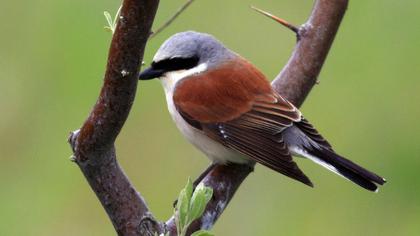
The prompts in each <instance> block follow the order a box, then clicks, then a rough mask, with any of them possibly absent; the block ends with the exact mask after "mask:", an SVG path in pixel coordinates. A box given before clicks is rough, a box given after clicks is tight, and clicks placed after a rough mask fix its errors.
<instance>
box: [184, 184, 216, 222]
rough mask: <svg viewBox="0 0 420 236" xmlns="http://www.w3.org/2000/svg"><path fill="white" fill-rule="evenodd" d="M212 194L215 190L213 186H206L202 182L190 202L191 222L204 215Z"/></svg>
mask: <svg viewBox="0 0 420 236" xmlns="http://www.w3.org/2000/svg"><path fill="white" fill-rule="evenodd" d="M212 195H213V190H212V189H211V188H209V187H205V186H204V184H202V183H201V184H199V185H198V186H197V188H196V189H195V191H194V194H193V196H192V198H191V202H190V212H189V217H188V223H189V224H190V223H191V222H193V221H194V220H196V219H198V218H199V217H200V216H201V215H203V213H204V210H205V209H206V206H207V203H208V202H209V201H210V199H211V197H212Z"/></svg>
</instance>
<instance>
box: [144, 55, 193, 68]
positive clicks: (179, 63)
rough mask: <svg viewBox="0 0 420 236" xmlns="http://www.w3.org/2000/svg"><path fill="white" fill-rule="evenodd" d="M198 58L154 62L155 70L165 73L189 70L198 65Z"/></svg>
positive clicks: (178, 58)
mask: <svg viewBox="0 0 420 236" xmlns="http://www.w3.org/2000/svg"><path fill="white" fill-rule="evenodd" d="M198 61H199V59H198V57H189V58H182V57H174V58H169V59H165V60H162V61H158V62H153V63H152V67H153V69H158V70H164V71H176V70H187V69H190V68H193V67H195V66H196V65H197V64H198Z"/></svg>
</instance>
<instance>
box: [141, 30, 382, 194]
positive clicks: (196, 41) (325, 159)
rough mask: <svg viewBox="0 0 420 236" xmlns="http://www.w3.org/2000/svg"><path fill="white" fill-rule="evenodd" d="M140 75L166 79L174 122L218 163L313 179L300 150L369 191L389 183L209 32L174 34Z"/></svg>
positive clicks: (163, 81)
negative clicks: (337, 145) (301, 163)
mask: <svg viewBox="0 0 420 236" xmlns="http://www.w3.org/2000/svg"><path fill="white" fill-rule="evenodd" d="M139 78H140V80H149V79H153V78H159V79H160V81H161V82H162V84H163V87H164V89H165V93H166V100H167V103H168V109H169V112H170V114H171V116H172V118H173V120H174V121H175V124H176V126H177V127H178V129H179V130H180V131H181V133H182V134H183V135H184V136H185V137H186V138H187V139H188V141H190V142H191V143H192V144H193V145H194V146H196V147H197V148H198V149H199V150H201V151H202V152H204V153H205V154H206V155H207V156H208V158H210V159H211V160H212V161H213V162H214V163H218V164H225V163H230V162H231V163H239V164H251V165H252V164H253V163H255V162H258V163H260V164H262V165H264V166H267V167H269V168H271V169H273V170H275V171H277V172H279V173H282V174H284V175H286V176H289V177H291V178H293V179H295V180H298V181H300V182H302V183H304V184H307V185H309V186H313V184H312V182H311V181H310V180H309V178H308V177H307V176H306V175H305V174H304V173H303V172H302V171H301V170H300V169H299V167H298V166H297V164H296V163H295V162H294V160H293V158H292V155H294V156H301V157H305V158H307V159H310V160H312V161H314V162H315V163H317V164H319V165H321V166H323V167H325V168H327V169H328V170H330V171H332V172H334V173H336V174H338V175H340V176H342V177H344V178H346V179H348V180H350V181H352V182H354V183H356V184H358V185H359V186H361V187H363V188H365V189H368V190H370V191H377V190H378V186H377V185H382V184H384V183H385V179H384V178H382V177H380V176H378V175H376V174H374V173H372V172H370V171H368V170H366V169H365V168H363V167H361V166H359V165H357V164H355V163H353V162H351V161H350V160H348V159H346V158H344V157H342V156H340V155H339V154H337V153H336V152H335V151H334V150H333V148H332V147H331V145H330V144H329V143H328V142H327V141H326V140H325V139H324V138H323V137H322V136H321V135H320V134H319V133H318V132H317V131H316V130H315V129H314V127H313V126H312V125H311V124H310V123H309V122H308V121H307V120H306V119H305V118H303V116H302V114H301V112H300V111H299V110H298V109H297V108H296V107H295V106H294V105H293V104H291V103H290V102H288V101H287V100H286V99H284V98H283V97H282V96H281V94H278V93H277V92H276V91H274V90H273V88H272V87H271V85H270V83H269V81H268V80H267V79H266V77H265V76H264V75H263V74H262V73H261V72H260V71H259V70H258V69H257V68H256V67H255V66H254V65H252V64H251V63H250V62H248V61H247V60H246V59H244V58H242V57H241V56H239V55H238V54H236V53H235V52H233V51H231V50H229V49H228V48H226V47H225V46H224V45H223V44H222V43H221V42H219V41H218V40H217V39H215V38H214V37H213V36H211V35H208V34H204V33H197V32H192V31H188V32H182V33H178V34H175V35H173V36H172V37H170V38H169V39H168V40H166V42H164V43H163V45H162V46H161V47H160V48H159V50H158V51H157V53H156V54H155V56H154V58H153V62H152V64H151V67H150V68H148V69H146V70H144V71H143V72H141V74H140V77H139Z"/></svg>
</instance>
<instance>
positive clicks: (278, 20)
mask: <svg viewBox="0 0 420 236" xmlns="http://www.w3.org/2000/svg"><path fill="white" fill-rule="evenodd" d="M251 8H252V9H254V10H255V11H257V12H259V13H261V14H263V15H265V16H267V17H269V18H271V19H273V20H275V21H277V22H278V23H280V24H282V25H284V26H286V27H287V28H289V29H290V30H292V31H293V32H295V34H296V35H299V28H298V27H296V26H294V25H292V24H291V23H289V22H287V21H286V20H284V19H282V18H280V17H277V16H275V15H273V14H271V13H269V12H267V11H264V10H261V9H259V8H257V7H254V6H251Z"/></svg>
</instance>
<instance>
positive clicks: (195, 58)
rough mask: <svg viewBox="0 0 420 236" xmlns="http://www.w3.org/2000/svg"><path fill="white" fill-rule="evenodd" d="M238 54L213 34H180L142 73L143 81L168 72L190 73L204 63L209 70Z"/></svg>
mask: <svg viewBox="0 0 420 236" xmlns="http://www.w3.org/2000/svg"><path fill="white" fill-rule="evenodd" d="M235 55H236V54H235V53H233V52H232V51H230V50H229V49H227V48H226V47H225V46H223V44H222V43H221V42H219V41H218V40H217V39H216V38H214V37H213V36H211V35H209V34H204V33H198V32H194V31H187V32H182V33H177V34H175V35H173V36H172V37H170V38H169V39H167V40H166V41H165V42H164V43H163V44H162V46H161V47H160V48H159V50H158V51H157V52H156V54H155V56H154V58H153V62H152V65H151V67H150V68H148V69H146V70H144V71H143V72H142V73H141V74H140V79H141V80H147V79H153V78H158V77H161V76H163V75H164V74H165V73H167V72H173V71H179V70H188V69H191V68H195V67H197V66H199V65H204V64H205V67H206V68H209V67H213V66H217V65H218V64H220V63H223V62H226V61H228V60H229V59H232V58H233V57H235Z"/></svg>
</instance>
